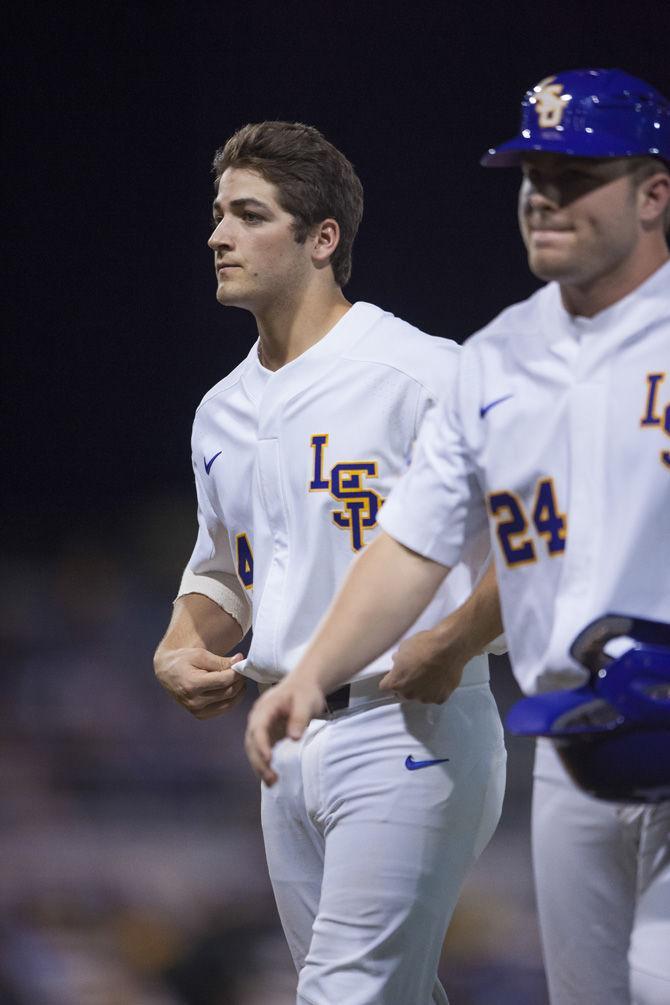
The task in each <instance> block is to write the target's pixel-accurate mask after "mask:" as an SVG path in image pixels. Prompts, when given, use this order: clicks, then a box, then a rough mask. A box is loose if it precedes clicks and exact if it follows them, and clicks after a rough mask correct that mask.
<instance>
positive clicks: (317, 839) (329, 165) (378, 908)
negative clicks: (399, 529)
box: [155, 122, 505, 1005]
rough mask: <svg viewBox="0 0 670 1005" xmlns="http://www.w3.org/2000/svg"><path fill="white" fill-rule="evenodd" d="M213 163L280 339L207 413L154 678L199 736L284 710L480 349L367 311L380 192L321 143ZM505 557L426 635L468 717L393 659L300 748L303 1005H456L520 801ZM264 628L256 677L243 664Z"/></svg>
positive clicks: (296, 812)
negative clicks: (249, 698) (180, 569)
mask: <svg viewBox="0 0 670 1005" xmlns="http://www.w3.org/2000/svg"><path fill="white" fill-rule="evenodd" d="M214 165H215V174H216V186H217V195H216V199H215V202H214V221H215V222H214V231H213V233H212V235H211V237H210V240H209V245H210V247H211V248H212V250H213V252H214V264H215V269H216V276H217V281H218V287H217V298H218V300H219V302H220V303H222V304H225V305H233V306H237V307H243V308H245V309H247V310H249V311H251V312H252V313H253V315H254V317H255V319H256V322H257V326H258V333H259V338H258V341H257V342H256V343H255V344H254V346H253V347H252V349H251V351H250V352H249V355H248V356H247V358H246V359H245V360H243V362H242V363H241V364H240V365H239V366H238V367H237V368H236V369H235V370H233V372H232V373H230V374H229V375H228V376H227V377H224V379H223V380H221V381H220V382H219V383H218V384H216V386H215V387H214V388H212V390H211V391H210V392H209V393H208V394H207V395H206V396H205V398H204V400H203V401H202V403H201V405H200V407H199V408H198V410H197V413H196V417H195V422H194V428H193V467H194V472H195V481H196V489H197V496H198V521H199V531H198V537H197V541H196V544H195V549H194V552H193V555H192V557H191V559H190V561H189V563H188V567H187V568H186V570H185V572H184V575H183V579H182V583H181V587H180V590H179V598H178V600H177V601H176V604H175V610H174V616H173V618H172V621H171V623H170V626H169V628H168V631H167V634H166V636H165V638H164V639H163V641H162V642H161V644H160V646H159V648H158V650H157V653H156V659H155V667H156V673H157V675H158V678H159V680H160V681H161V683H162V684H163V685H164V686H165V687H166V688H167V689H168V691H170V692H171V693H172V694H173V696H174V697H176V698H177V700H179V701H180V702H181V703H182V704H183V705H184V706H185V707H186V708H187V709H189V711H191V712H193V713H194V714H195V715H197V716H199V717H200V718H208V717H210V716H213V715H218V714H220V713H221V712H224V711H226V710H227V709H229V708H231V707H232V706H233V705H234V704H235V703H236V702H237V701H238V700H239V699H240V697H241V694H242V690H243V688H244V683H245V680H246V679H247V678H249V679H251V680H253V681H256V682H257V683H258V684H259V685H260V687H261V689H268V690H270V691H271V690H272V685H273V684H275V683H276V682H278V681H280V680H281V678H282V676H283V675H284V674H285V673H286V672H287V671H289V670H290V669H291V668H292V667H293V666H294V665H295V664H296V663H297V661H298V660H299V658H300V656H301V654H302V653H303V651H304V649H305V646H306V644H307V642H308V640H309V638H310V636H311V635H312V633H313V631H314V629H315V628H316V625H317V624H318V621H319V619H320V618H321V617H322V615H323V614H324V613H325V610H326V608H327V606H328V604H329V602H330V600H331V599H332V597H333V595H334V593H335V591H336V588H337V586H338V585H339V584H340V582H341V581H342V579H343V578H344V575H345V573H346V569H347V567H348V566H349V564H350V563H351V560H352V558H354V556H356V555H357V554H359V553H360V552H361V551H362V550H363V549H364V547H365V546H366V545H367V544H368V542H369V541H370V540H372V539H373V538H374V537H375V535H376V533H377V527H378V517H379V512H380V509H381V506H382V504H383V502H384V500H385V499H386V497H387V496H388V494H389V492H390V490H391V488H392V486H393V485H394V484H395V482H396V481H397V479H398V477H399V476H400V475H401V473H403V472H404V471H405V469H406V468H407V465H408V463H409V458H410V455H411V452H412V448H413V444H414V441H415V439H416V437H417V435H418V431H419V428H420V426H421V425H422V423H423V421H424V417H425V416H426V414H427V413H428V412H429V411H430V409H431V408H432V406H433V404H434V402H435V399H436V388H437V386H438V385H444V386H446V387H447V388H448V387H449V386H450V385H451V384H453V382H454V380H455V376H456V362H457V356H458V351H459V350H458V347H457V346H456V345H455V343H453V342H450V341H447V340H444V339H438V338H431V337H429V336H427V335H424V334H423V333H421V332H419V331H417V330H416V329H415V328H412V327H411V326H410V325H408V324H406V323H405V322H403V321H400V320H399V319H397V318H395V317H393V316H392V315H391V314H388V313H385V312H384V311H382V310H380V309H379V308H377V307H374V306H372V305H371V304H366V303H355V304H353V305H351V304H350V303H348V302H347V301H346V300H345V298H344V296H343V294H342V286H343V285H344V284H345V283H346V281H347V280H348V278H349V272H350V267H351V245H352V242H353V239H354V236H355V234H356V230H357V227H358V223H359V221H360V217H361V213H362V189H361V186H360V182H359V180H358V178H357V177H356V175H355V173H354V171H353V168H352V166H351V164H350V163H349V162H348V161H347V160H346V158H345V157H344V156H343V155H342V154H341V153H340V152H339V151H337V150H336V149H335V148H334V147H333V146H332V145H331V144H330V143H328V142H327V141H326V140H325V139H324V138H323V137H322V136H321V134H320V133H319V132H317V131H316V130H315V129H313V128H310V127H308V126H304V125H301V124H289V123H282V122H267V123H261V124H257V125H251V126H246V127H244V128H243V129H241V130H240V131H239V132H238V133H236V134H235V135H234V136H233V137H232V138H231V139H230V140H229V141H228V143H227V144H226V146H225V147H224V148H223V149H222V150H221V151H219V152H218V154H217V156H216V159H215V162H214ZM489 547H490V545H489V539H488V534H487V532H486V529H485V528H483V529H482V530H481V531H480V533H479V534H473V535H472V537H471V540H470V542H469V543H468V546H467V547H466V548H465V549H464V551H463V556H462V561H461V563H460V564H459V565H458V567H457V568H456V569H455V570H454V572H453V573H452V575H451V576H450V577H449V579H448V580H446V582H445V583H444V585H443V586H442V587H441V588H440V589H439V591H438V592H437V594H436V596H435V598H434V599H433V601H432V603H430V604H429V605H428V607H427V608H426V610H425V612H424V613H423V614H422V615H421V617H419V618H418V620H417V621H416V624H415V625H414V626H413V628H412V631H414V632H421V631H423V630H427V629H428V628H432V627H433V626H434V625H435V624H436V623H439V624H440V632H441V633H442V634H443V635H444V637H445V638H447V637H448V636H449V635H450V634H451V635H453V636H454V638H456V639H458V644H457V645H454V646H453V647H448V654H447V656H446V663H447V665H449V666H451V668H452V672H454V670H457V674H456V676H457V677H458V676H459V675H460V670H461V668H462V667H463V665H464V664H465V668H464V669H463V676H462V680H461V683H460V685H459V686H458V687H457V688H456V690H455V692H454V694H453V695H452V697H451V699H450V701H449V703H448V704H439V703H438V702H439V700H440V695H438V696H437V698H438V701H436V702H435V703H433V704H431V705H427V704H423V703H421V702H412V701H402V702H401V701H400V700H399V698H398V696H396V695H394V694H392V693H391V692H388V691H387V692H385V693H383V692H381V691H380V689H379V683H380V681H381V679H382V677H383V676H384V674H385V672H386V671H387V670H388V669H389V668H390V666H391V658H390V656H388V655H384V654H382V655H380V656H379V657H378V658H377V659H376V660H370V661H367V663H366V664H364V665H362V666H361V672H360V673H359V674H358V676H357V677H356V679H355V680H354V681H353V682H352V683H351V685H348V686H346V687H344V688H341V689H338V690H336V691H334V693H332V694H329V695H328V696H327V699H326V708H325V711H324V712H323V714H322V717H321V718H320V719H319V720H316V721H315V722H314V723H312V724H311V725H310V727H309V728H308V730H307V731H306V733H305V735H304V737H303V739H302V741H301V743H300V744H293V743H291V742H288V741H287V742H286V743H284V744H282V745H280V747H279V748H278V750H277V762H278V763H279V764H280V769H279V774H280V781H279V783H278V784H277V785H274V786H263V794H262V824H263V833H264V840H265V847H266V852H267V860H268V866H269V872H270V877H271V881H272V885H273V888H274V892H275V896H276V900H277V905H278V909H279V914H280V917H281V921H282V925H283V928H284V931H285V933H286V937H287V940H288V943H289V946H290V949H291V953H292V955H293V959H294V961H295V965H296V968H297V970H298V972H299V982H298V999H297V1000H298V1002H299V1003H301V1005H302V1003H305V1005H307V1003H309V1005H332V1003H333V1002H336V1001H342V1002H346V1003H347V1005H399V1003H401V1002H402V1003H410V1002H411V1003H412V1005H428V1003H429V1002H436V1003H438V1002H445V1001H446V995H445V993H444V991H443V989H442V987H441V985H440V984H439V982H438V981H437V978H436V974H437V965H438V960H439V956H440V951H441V947H442V943H443V938H444V933H445V929H446V927H447V924H448V921H449V918H450V916H451V913H452V911H453V908H454V906H455V903H456V900H457V897H458V893H459V890H460V887H461V885H462V882H463V879H464V876H465V874H466V872H467V869H468V868H469V866H470V865H471V864H472V862H473V861H474V860H475V859H476V858H477V856H478V855H479V853H480V852H481V850H482V849H483V847H484V846H485V845H486V843H487V842H488V840H489V838H490V836H491V834H492V832H493V830H494V828H495V825H496V823H497V820H498V817H499V814H500V809H501V801H502V794H503V788H504V763H505V752H504V746H503V742H502V727H501V724H500V721H499V718H498V714H497V710H496V707H495V704H494V701H493V698H492V695H491V692H490V689H489V683H488V663H487V657H486V656H485V655H482V654H481V652H482V649H483V647H484V645H485V644H486V643H487V642H489V641H490V640H491V639H492V638H493V637H494V636H496V635H497V634H498V632H499V631H500V615H499V605H498V600H497V588H496V584H495V576H494V574H493V570H492V569H490V570H489V571H488V572H487V573H486V574H484V575H483V576H482V570H483V569H484V565H485V562H486V560H487V556H488V551H489ZM480 577H481V578H480ZM478 581H479V582H478ZM476 584H477V586H476V590H475V592H474V593H472V595H470V592H471V590H472V589H473V587H475V585H476ZM425 606H426V605H424V607H425ZM453 611H455V613H454V614H450V612H453ZM418 613H419V612H417V614H418ZM251 614H253V641H252V644H251V649H250V652H249V656H248V658H247V659H246V660H242V657H241V655H240V654H239V653H237V654H236V655H235V656H232V657H226V656H224V654H225V653H228V652H230V651H231V650H232V649H233V647H234V646H236V645H237V644H238V642H239V640H240V639H241V637H242V636H243V634H244V633H245V632H246V630H247V628H248V626H249V622H250V616H251ZM466 623H467V626H468V627H467V629H466V628H465V625H466ZM409 627H410V626H409V625H408V628H409ZM466 635H467V640H466V642H465V644H463V641H462V640H463V638H464V636H466ZM442 672H443V673H444V666H443V667H442ZM447 690H448V689H447Z"/></svg>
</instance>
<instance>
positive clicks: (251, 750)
mask: <svg viewBox="0 0 670 1005" xmlns="http://www.w3.org/2000/svg"><path fill="white" fill-rule="evenodd" d="M259 718H260V717H259V715H258V714H256V715H255V716H254V712H253V710H252V714H251V715H250V717H249V723H248V725H247V732H246V735H245V737H244V747H245V750H246V752H247V757H248V758H249V763H250V764H251V767H252V768H253V769H254V771H255V772H256V774H257V775H258V777H259V778H260V779H261V780H262V781H264V782H265V784H266V785H274V783H275V782H276V781H277V775H276V773H275V772H274V771H273V770H272V765H271V763H270V762H271V757H272V744H271V742H270V735H269V731H268V728H267V726H266V725H265V723H264V722H263V721H262V720H261V721H259Z"/></svg>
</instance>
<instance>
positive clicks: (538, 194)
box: [521, 178, 561, 212]
mask: <svg viewBox="0 0 670 1005" xmlns="http://www.w3.org/2000/svg"><path fill="white" fill-rule="evenodd" d="M521 196H522V204H523V206H524V207H525V209H526V210H527V211H528V212H532V211H533V210H535V211H536V212H546V211H547V210H555V209H558V208H559V207H560V205H561V195H560V192H559V190H558V187H557V186H556V185H554V184H552V182H551V181H550V180H548V179H546V180H543V181H537V180H533V181H531V180H530V179H529V178H526V179H525V181H524V184H523V187H522V189H521Z"/></svg>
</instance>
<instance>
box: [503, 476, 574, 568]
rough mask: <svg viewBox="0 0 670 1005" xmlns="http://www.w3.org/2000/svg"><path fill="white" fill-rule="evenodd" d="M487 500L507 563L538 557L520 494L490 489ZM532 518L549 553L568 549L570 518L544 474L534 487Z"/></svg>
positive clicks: (511, 563)
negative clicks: (557, 501) (559, 506)
mask: <svg viewBox="0 0 670 1005" xmlns="http://www.w3.org/2000/svg"><path fill="white" fill-rule="evenodd" d="M487 502H488V507H489V512H490V514H491V516H492V517H493V519H494V520H495V522H496V533H497V535H498V541H499V542H500V547H501V549H502V553H503V555H504V556H505V561H506V562H507V564H508V565H525V564H526V563H527V562H535V561H537V554H536V551H535V543H534V541H533V535H532V533H530V532H529V520H528V517H527V515H526V511H525V509H524V505H523V503H522V502H521V500H520V499H519V498H518V496H516V495H515V493H514V492H491V493H490V494H489V496H488V499H487ZM531 520H532V522H533V526H534V527H535V530H536V531H537V533H538V534H539V536H540V537H542V538H544V542H545V544H546V547H547V551H548V553H549V554H550V555H552V556H553V555H558V554H560V552H562V551H565V538H566V533H567V518H566V516H565V514H564V513H559V510H558V505H557V503H556V493H555V491H554V483H553V481H552V479H551V478H541V479H540V481H538V483H537V485H536V487H535V499H534V502H533V508H532V512H531Z"/></svg>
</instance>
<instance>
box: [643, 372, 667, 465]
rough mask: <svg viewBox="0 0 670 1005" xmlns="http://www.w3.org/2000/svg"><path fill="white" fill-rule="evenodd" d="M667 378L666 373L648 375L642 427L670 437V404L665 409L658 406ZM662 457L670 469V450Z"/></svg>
mask: <svg viewBox="0 0 670 1005" xmlns="http://www.w3.org/2000/svg"><path fill="white" fill-rule="evenodd" d="M665 378H666V374H665V373H648V374H647V401H646V405H645V411H644V414H643V416H642V418H641V419H640V425H641V426H642V427H643V428H645V429H653V428H656V429H660V430H662V431H663V432H664V433H665V434H666V436H670V404H667V405H666V406H665V408H663V406H662V405H660V406H659V404H658V391H659V388H660V387H661V385H662V384H663V381H664V380H665ZM659 408H660V411H659ZM660 456H661V464H664V465H665V466H666V468H670V450H661V452H660Z"/></svg>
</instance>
